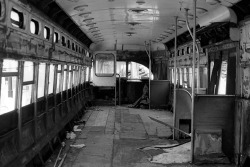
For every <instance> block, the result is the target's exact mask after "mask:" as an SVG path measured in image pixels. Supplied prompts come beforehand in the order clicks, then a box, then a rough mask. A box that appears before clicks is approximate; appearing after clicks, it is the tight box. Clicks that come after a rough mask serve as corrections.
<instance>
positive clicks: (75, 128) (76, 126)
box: [73, 125, 82, 132]
mask: <svg viewBox="0 0 250 167" xmlns="http://www.w3.org/2000/svg"><path fill="white" fill-rule="evenodd" d="M78 127H79V126H78V125H75V126H74V127H73V131H74V132H81V131H82V130H81V129H78Z"/></svg>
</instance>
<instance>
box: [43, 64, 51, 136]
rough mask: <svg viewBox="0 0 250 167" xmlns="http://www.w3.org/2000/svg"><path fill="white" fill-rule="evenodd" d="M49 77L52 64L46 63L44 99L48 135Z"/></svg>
mask: <svg viewBox="0 0 250 167" xmlns="http://www.w3.org/2000/svg"><path fill="white" fill-rule="evenodd" d="M49 76H50V64H48V63H46V68H45V85H44V98H45V112H46V124H45V126H46V132H47V133H48V127H47V125H48V113H49V100H48V96H49Z"/></svg>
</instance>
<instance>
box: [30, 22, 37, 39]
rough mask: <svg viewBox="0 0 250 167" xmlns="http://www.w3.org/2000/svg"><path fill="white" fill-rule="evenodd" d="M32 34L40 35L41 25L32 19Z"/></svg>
mask: <svg viewBox="0 0 250 167" xmlns="http://www.w3.org/2000/svg"><path fill="white" fill-rule="evenodd" d="M30 32H31V33H32V34H36V35H37V34H38V33H39V23H38V21H36V20H34V19H31V21H30Z"/></svg>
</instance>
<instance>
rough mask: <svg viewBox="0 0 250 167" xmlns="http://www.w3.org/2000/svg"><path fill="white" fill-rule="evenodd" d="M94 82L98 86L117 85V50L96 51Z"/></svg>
mask: <svg viewBox="0 0 250 167" xmlns="http://www.w3.org/2000/svg"><path fill="white" fill-rule="evenodd" d="M93 84H94V86H97V87H115V85H116V52H115V51H98V52H94V73H93Z"/></svg>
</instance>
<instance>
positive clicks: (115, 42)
mask: <svg viewBox="0 0 250 167" xmlns="http://www.w3.org/2000/svg"><path fill="white" fill-rule="evenodd" d="M116 50H117V40H115V51H116ZM114 63H115V69H114V70H115V106H116V96H117V91H116V84H117V83H116V75H117V73H116V58H115V62H114Z"/></svg>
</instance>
